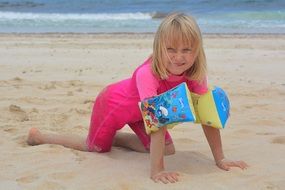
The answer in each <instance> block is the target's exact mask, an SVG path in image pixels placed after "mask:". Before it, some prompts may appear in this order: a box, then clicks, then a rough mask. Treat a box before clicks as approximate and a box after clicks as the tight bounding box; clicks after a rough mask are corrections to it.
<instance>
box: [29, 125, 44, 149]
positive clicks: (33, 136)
mask: <svg viewBox="0 0 285 190" xmlns="http://www.w3.org/2000/svg"><path fill="white" fill-rule="evenodd" d="M41 139H42V134H41V132H40V131H39V130H38V129H37V128H31V129H30V131H29V134H28V139H27V143H28V144H29V145H32V146H33V145H39V144H42V140H41Z"/></svg>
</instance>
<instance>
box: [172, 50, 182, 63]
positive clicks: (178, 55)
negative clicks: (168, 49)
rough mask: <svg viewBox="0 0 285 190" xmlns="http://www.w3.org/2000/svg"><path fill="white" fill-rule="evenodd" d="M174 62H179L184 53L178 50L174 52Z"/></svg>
mask: <svg viewBox="0 0 285 190" xmlns="http://www.w3.org/2000/svg"><path fill="white" fill-rule="evenodd" d="M174 60H175V62H181V61H183V60H184V55H183V54H182V53H180V52H178V53H176V54H175V56H174Z"/></svg>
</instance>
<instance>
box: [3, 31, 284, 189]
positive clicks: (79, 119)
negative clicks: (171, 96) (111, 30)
mask: <svg viewBox="0 0 285 190" xmlns="http://www.w3.org/2000/svg"><path fill="white" fill-rule="evenodd" d="M152 39H153V34H116V35H114V34H113V35H111V34H110V35H109V34H101V35H92V34H82V35H75V34H68V35H67V34H38V35H36V34H33V35H29V34H22V35H20V34H18V35H16V34H1V35H0V42H1V43H0V71H1V75H0V92H1V93H0V111H1V114H0V137H1V138H0V146H1V155H0V160H1V162H0V189H5V190H9V189H29V190H32V189H35V190H36V189H41V190H44V189H49V190H50V189H82V190H84V189H100V190H101V189H124V190H125V189H136V190H137V189H199V190H200V189H219V190H221V189H284V188H285V172H284V167H285V159H284V157H285V133H284V132H285V128H284V124H285V117H284V113H285V72H284V70H285V64H284V60H285V36H282V35H277V36H274V35H205V36H204V46H205V50H206V54H207V60H208V65H209V83H210V84H212V85H218V86H220V87H222V88H224V89H225V90H226V91H227V92H228V95H229V97H230V100H231V106H232V109H231V117H230V120H229V122H228V125H227V127H226V128H225V129H224V130H222V132H221V134H222V139H223V148H224V152H225V155H226V157H227V158H229V159H238V160H244V161H246V162H247V163H248V164H249V165H250V168H248V169H247V170H245V171H241V170H240V169H232V170H231V171H228V172H226V171H222V170H220V169H219V168H217V167H216V166H215V164H214V161H213V158H212V154H211V152H210V149H209V146H208V144H207V142H206V139H205V137H204V134H203V132H202V130H201V127H200V126H199V125H194V124H191V123H185V124H181V125H179V126H177V127H175V128H174V129H172V130H171V131H170V133H171V135H172V137H173V140H174V143H175V146H176V154H175V155H171V156H167V157H166V158H165V162H166V163H165V164H166V168H167V169H168V170H174V171H179V172H181V175H182V176H181V178H180V181H179V182H178V183H175V184H168V185H165V184H161V183H158V184H156V183H154V182H153V181H152V180H150V179H149V170H150V167H149V154H144V153H137V152H133V151H129V150H126V149H123V148H117V147H114V148H113V149H112V151H111V152H109V153H106V154H98V153H90V152H81V151H77V150H72V149H68V148H65V147H63V146H59V145H40V146H28V145H27V144H26V142H25V140H26V138H27V133H28V130H29V129H30V128H31V127H37V128H39V129H40V130H42V131H45V132H50V133H59V134H78V135H82V136H86V134H87V132H88V125H89V119H90V114H91V109H92V103H93V101H94V99H95V97H96V96H97V95H98V93H99V92H100V90H101V89H103V88H104V86H105V85H107V84H110V83H112V82H116V81H118V80H121V79H125V78H127V77H129V76H131V74H132V72H133V70H134V69H135V68H136V67H137V66H138V65H139V64H141V63H142V62H143V61H144V60H145V59H146V58H147V57H148V56H149V55H150V53H151V48H152ZM123 131H125V132H131V131H130V129H128V127H127V126H126V127H125V128H123Z"/></svg>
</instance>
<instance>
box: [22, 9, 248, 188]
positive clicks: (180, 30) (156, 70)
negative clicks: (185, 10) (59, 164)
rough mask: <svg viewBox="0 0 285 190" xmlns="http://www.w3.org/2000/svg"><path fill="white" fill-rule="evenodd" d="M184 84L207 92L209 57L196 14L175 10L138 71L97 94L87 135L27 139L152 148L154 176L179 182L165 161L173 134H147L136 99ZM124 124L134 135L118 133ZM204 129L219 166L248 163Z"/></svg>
mask: <svg viewBox="0 0 285 190" xmlns="http://www.w3.org/2000/svg"><path fill="white" fill-rule="evenodd" d="M182 82H186V83H187V85H188V88H189V90H190V91H192V92H195V93H197V94H203V93H206V92H207V79H206V58H205V54H204V50H203V46H202V38H201V33H200V29H199V27H198V26H197V24H196V22H195V20H194V19H193V18H192V17H190V16H188V15H185V14H182V13H175V14H171V15H169V16H167V17H166V18H165V19H164V20H163V21H162V23H161V24H160V26H159V28H158V31H157V32H156V35H155V38H154V43H153V53H152V55H151V57H150V58H148V59H147V60H146V61H145V62H144V63H143V64H142V65H141V66H139V67H138V68H137V69H136V70H135V72H134V73H133V76H132V77H131V78H129V79H126V80H123V81H120V82H118V83H115V84H111V85H109V86H107V87H106V88H105V89H104V90H103V91H102V92H101V93H100V94H99V95H98V97H97V99H96V101H95V103H94V107H93V112H92V116H91V122H90V128H89V133H88V136H87V139H84V138H81V137H77V136H73V137H71V136H64V135H52V134H43V133H41V132H40V131H39V130H38V129H36V128H32V129H31V130H30V131H29V136H28V140H27V142H28V144H30V145H38V144H46V143H47V144H60V145H63V146H65V147H69V148H74V149H77V150H82V151H96V152H108V151H110V149H111V147H112V145H113V146H121V147H125V148H129V149H132V150H134V151H138V152H150V164H151V171H150V177H151V179H153V180H154V181H155V182H159V181H161V182H163V183H168V182H171V183H174V182H177V181H178V176H179V174H178V173H177V172H168V171H165V169H164V162H163V156H164V154H165V155H169V154H174V152H175V149H174V145H173V142H172V139H171V136H170V135H169V133H168V131H167V129H166V127H163V128H160V130H159V131H157V132H155V133H152V134H151V135H149V136H148V135H147V134H146V132H145V129H144V123H143V121H142V116H141V113H140V110H139V107H138V102H139V101H141V100H143V99H145V98H148V97H152V96H155V95H157V94H160V93H162V92H165V91H167V90H169V89H171V88H172V87H174V86H177V85H178V84H180V83H182ZM126 124H128V125H129V126H130V128H131V129H132V130H133V131H134V133H135V134H136V135H129V134H124V133H118V134H116V132H117V131H118V130H119V129H121V128H122V127H123V126H124V125H126ZM203 130H204V133H205V136H206V138H207V140H208V143H209V145H210V148H211V150H212V153H213V156H214V159H215V161H216V165H217V166H218V167H219V168H221V169H223V170H229V169H230V167H240V168H241V169H245V168H246V167H247V164H246V163H245V162H243V161H229V160H226V159H225V157H224V154H223V150H222V144H221V137H220V132H219V130H218V129H216V128H213V127H209V126H204V125H203Z"/></svg>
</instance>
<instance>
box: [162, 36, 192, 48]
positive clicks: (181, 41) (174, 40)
mask: <svg viewBox="0 0 285 190" xmlns="http://www.w3.org/2000/svg"><path fill="white" fill-rule="evenodd" d="M165 45H166V46H171V47H181V46H183V47H191V46H192V40H191V39H189V38H183V37H182V36H180V37H178V36H172V37H170V36H169V37H168V38H167V39H166V40H165Z"/></svg>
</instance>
